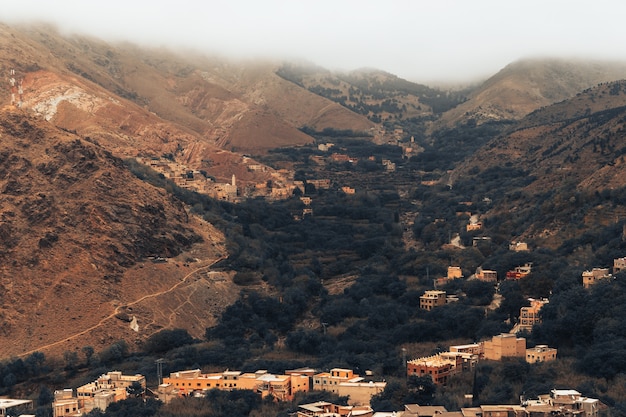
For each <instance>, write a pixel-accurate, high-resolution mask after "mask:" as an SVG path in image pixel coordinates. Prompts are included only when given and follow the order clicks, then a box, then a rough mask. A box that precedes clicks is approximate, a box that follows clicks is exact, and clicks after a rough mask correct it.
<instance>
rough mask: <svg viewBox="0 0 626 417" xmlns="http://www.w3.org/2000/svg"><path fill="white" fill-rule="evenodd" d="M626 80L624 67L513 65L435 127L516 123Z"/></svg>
mask: <svg viewBox="0 0 626 417" xmlns="http://www.w3.org/2000/svg"><path fill="white" fill-rule="evenodd" d="M623 78H626V63H624V62H602V61H582V60H566V59H525V60H520V61H517V62H513V63H511V64H509V65H507V66H506V67H504V68H503V69H502V70H500V71H499V72H498V73H497V74H495V75H494V76H492V77H491V78H489V79H488V80H487V81H485V82H484V83H483V84H482V86H480V87H479V88H477V89H476V90H475V91H473V92H472V93H470V94H469V95H468V100H467V101H465V102H464V103H462V104H460V105H458V106H457V107H455V108H453V109H451V110H449V111H447V112H446V113H445V114H443V116H442V117H441V120H440V121H438V122H437V123H436V126H439V127H445V126H448V127H452V126H454V125H456V124H463V123H466V122H467V121H468V120H472V121H473V122H475V123H476V124H481V123H485V122H493V121H507V120H508V121H510V120H519V119H521V118H522V117H524V116H525V115H527V114H528V113H531V112H532V111H534V110H536V109H539V108H541V107H544V106H548V105H550V104H553V103H557V102H560V101H563V100H566V99H568V98H571V97H573V96H575V95H576V94H577V93H579V92H581V91H582V90H585V89H587V88H590V87H593V86H595V85H597V84H599V83H602V82H607V81H615V80H620V79H623Z"/></svg>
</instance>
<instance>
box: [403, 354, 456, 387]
mask: <svg viewBox="0 0 626 417" xmlns="http://www.w3.org/2000/svg"><path fill="white" fill-rule="evenodd" d="M455 366H456V362H455V361H454V360H453V359H450V358H446V357H442V356H440V355H434V356H428V357H425V358H419V359H413V360H410V361H407V363H406V374H407V376H427V375H428V376H430V377H431V379H432V380H433V382H434V383H435V384H437V385H445V384H446V383H447V382H448V377H449V376H450V375H452V374H453V373H454V369H455Z"/></svg>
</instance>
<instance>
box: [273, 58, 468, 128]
mask: <svg viewBox="0 0 626 417" xmlns="http://www.w3.org/2000/svg"><path fill="white" fill-rule="evenodd" d="M277 74H278V75H280V76H281V77H283V78H284V79H286V80H290V81H292V82H293V83H295V84H297V85H299V86H301V87H303V88H306V89H307V90H308V91H311V92H313V93H315V94H318V95H320V96H322V97H326V98H327V99H329V100H332V101H334V102H336V103H339V104H341V105H342V106H344V107H345V108H347V109H350V110H352V111H354V112H356V113H358V114H362V115H364V116H366V117H368V118H369V119H370V120H372V121H375V122H377V123H380V122H385V121H392V122H393V121H397V120H405V121H411V120H413V121H419V120H430V119H432V118H433V117H435V116H436V115H439V114H441V113H443V112H445V111H447V110H449V109H450V108H453V107H454V106H456V105H457V104H459V103H461V102H462V101H463V100H465V95H466V94H467V92H468V91H466V90H462V91H453V90H448V91H443V90H440V89H436V88H431V87H428V86H426V85H422V84H417V83H413V82H410V81H407V80H404V79H402V78H399V77H398V76H396V75H393V74H390V73H388V72H385V71H381V70H376V69H370V68H364V69H360V70H355V71H350V72H346V73H342V72H333V71H329V70H327V69H324V68H321V67H318V66H315V65H312V64H308V63H285V64H283V65H282V66H281V67H280V68H279V69H278V71H277Z"/></svg>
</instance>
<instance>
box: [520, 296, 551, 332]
mask: <svg viewBox="0 0 626 417" xmlns="http://www.w3.org/2000/svg"><path fill="white" fill-rule="evenodd" d="M528 301H530V306H528V307H522V308H521V309H520V314H519V330H520V331H528V332H530V331H532V329H533V326H534V325H535V324H537V323H541V315H540V314H539V312H540V311H541V308H542V307H543V306H544V305H546V304H548V302H549V301H548V300H547V299H545V298H544V299H541V300H535V299H534V298H530V299H529V300H528Z"/></svg>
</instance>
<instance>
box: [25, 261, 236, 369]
mask: <svg viewBox="0 0 626 417" xmlns="http://www.w3.org/2000/svg"><path fill="white" fill-rule="evenodd" d="M225 258H226V256H225V255H222V256H220V257H219V258H217V259H214V260H212V261H210V263H209V264H207V265H204V266H199V267H198V268H195V269H194V270H192V271H191V272H189V273H188V274H187V275H185V276H184V277H183V278H182V279H181V280H180V281H178V282H177V283H176V284H174V285H173V286H171V287H170V288H167V289H165V290H162V291H158V292H155V293H152V294H146V295H144V296H142V297H140V298H138V299H136V300H134V301H132V302H130V303H125V304H123V305H120V306H117V307H116V308H115V310H114V311H113V313H111V314H109V315H108V316H106V317H104V318H102V319H101V320H100V321H99V322H98V323H96V324H94V325H93V326H90V327H88V328H86V329H84V330H82V331H80V332H78V333H74V334H72V335H70V336H67V337H64V338H63V339H62V340H58V341H56V342H52V343H48V344H46V345H43V346H38V347H37V348H35V349H32V350H29V351H28V352H23V353H21V354H19V355H18V356H20V357H23V356H28V355H31V354H33V353H35V352H41V351H44V350H47V349H50V348H53V347H55V346H58V345H61V344H64V343H67V342H68V341H70V340H73V339H77V338H79V337H81V336H84V335H85V334H87V333H89V332H92V331H94V330H96V329H98V328H99V327H101V326H103V325H104V324H105V323H106V322H107V321H109V320H111V319H115V318H116V315H117V314H118V313H119V312H120V309H122V308H128V307H131V306H134V305H136V304H139V303H141V302H143V301H145V300H147V299H150V298H155V297H159V296H162V295H164V294H167V293H170V292H172V291H174V290H176V289H177V288H178V287H180V286H182V285H184V284H185V283H186V282H187V280H188V279H189V278H190V277H192V276H194V275H195V274H197V273H199V272H201V271H204V270H207V269H209V268H211V267H212V266H214V265H215V264H216V263H218V262H220V261H222V260H224V259H225Z"/></svg>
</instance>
